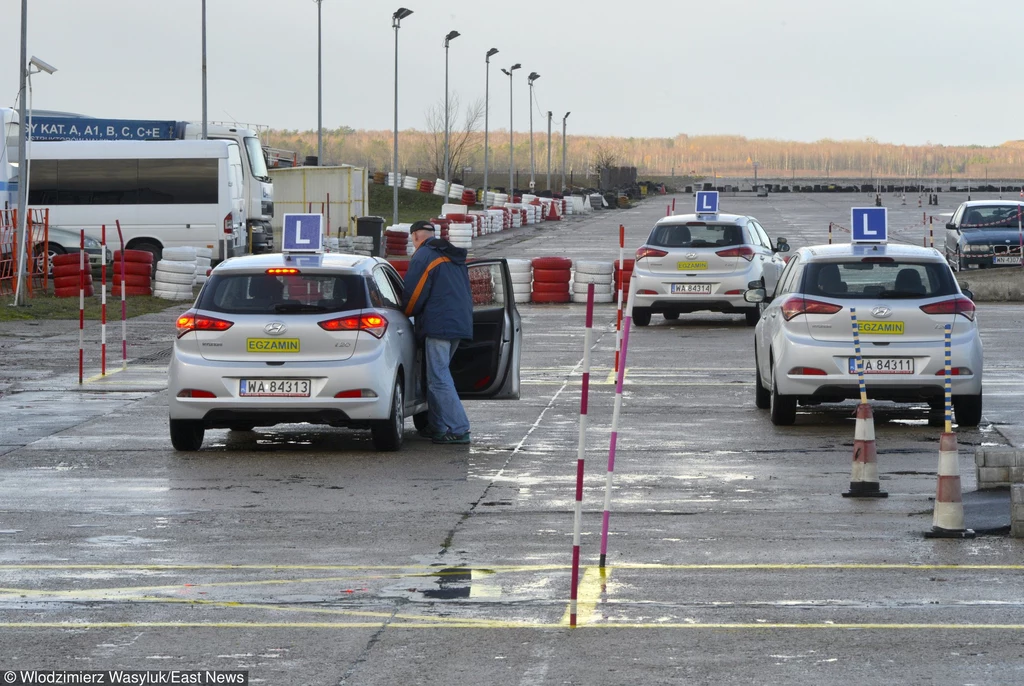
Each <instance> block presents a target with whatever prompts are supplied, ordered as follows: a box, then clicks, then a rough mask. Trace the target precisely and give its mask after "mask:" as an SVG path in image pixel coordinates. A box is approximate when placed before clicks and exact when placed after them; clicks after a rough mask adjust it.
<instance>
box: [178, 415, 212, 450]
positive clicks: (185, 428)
mask: <svg viewBox="0 0 1024 686" xmlns="http://www.w3.org/2000/svg"><path fill="white" fill-rule="evenodd" d="M170 425H171V445H173V446H174V449H175V450H180V451H182V452H194V451H196V450H199V448H200V447H201V446H202V445H203V435H204V434H205V433H206V430H205V429H204V428H203V423H202V422H201V421H199V420H198V419H172V420H171V421H170Z"/></svg>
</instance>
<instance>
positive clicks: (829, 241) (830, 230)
mask: <svg viewBox="0 0 1024 686" xmlns="http://www.w3.org/2000/svg"><path fill="white" fill-rule="evenodd" d="M828 244H829V245H832V222H829V223H828Z"/></svg>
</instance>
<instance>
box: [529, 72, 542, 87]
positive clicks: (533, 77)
mask: <svg viewBox="0 0 1024 686" xmlns="http://www.w3.org/2000/svg"><path fill="white" fill-rule="evenodd" d="M526 78H527V80H528V81H529V82H530V85H531V86H532V85H533V82H534V81H536V80H537V79H539V78H540V74H538V73H537V72H535V71H531V72H530V75H529V76H527V77H526Z"/></svg>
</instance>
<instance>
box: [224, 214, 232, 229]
mask: <svg viewBox="0 0 1024 686" xmlns="http://www.w3.org/2000/svg"><path fill="white" fill-rule="evenodd" d="M233 230H234V222H232V221H231V213H230V212H229V213H228V214H226V215H224V233H231V232H232V231H233Z"/></svg>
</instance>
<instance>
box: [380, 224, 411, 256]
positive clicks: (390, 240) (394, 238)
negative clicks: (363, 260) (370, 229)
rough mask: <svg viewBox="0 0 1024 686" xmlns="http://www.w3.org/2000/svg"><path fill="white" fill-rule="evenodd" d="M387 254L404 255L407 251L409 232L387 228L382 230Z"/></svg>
mask: <svg viewBox="0 0 1024 686" xmlns="http://www.w3.org/2000/svg"><path fill="white" fill-rule="evenodd" d="M384 239H385V246H386V247H387V254H388V255H405V254H407V253H408V251H409V232H408V231H399V230H398V229H388V230H387V231H385V232H384Z"/></svg>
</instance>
